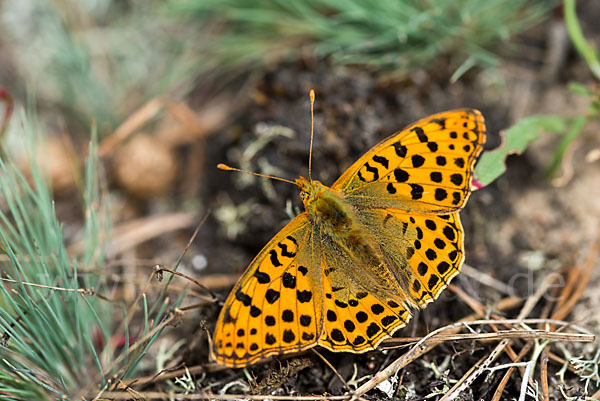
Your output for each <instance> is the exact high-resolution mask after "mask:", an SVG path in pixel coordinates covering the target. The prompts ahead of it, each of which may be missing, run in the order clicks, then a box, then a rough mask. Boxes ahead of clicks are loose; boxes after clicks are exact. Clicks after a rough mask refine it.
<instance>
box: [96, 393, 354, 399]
mask: <svg viewBox="0 0 600 401" xmlns="http://www.w3.org/2000/svg"><path fill="white" fill-rule="evenodd" d="M139 395H140V396H141V397H143V399H144V400H167V399H171V397H172V396H173V394H171V393H161V392H141V393H139ZM104 397H105V398H107V399H111V400H130V399H131V396H130V395H128V394H124V393H120V392H115V391H112V392H106V393H104ZM351 397H352V396H351V395H248V394H212V393H206V394H187V395H186V396H185V399H186V400H236V401H237V400H281V401H288V400H289V401H296V400H297V401H322V400H323V401H324V400H328V401H343V400H350V399H351ZM358 400H364V398H358Z"/></svg>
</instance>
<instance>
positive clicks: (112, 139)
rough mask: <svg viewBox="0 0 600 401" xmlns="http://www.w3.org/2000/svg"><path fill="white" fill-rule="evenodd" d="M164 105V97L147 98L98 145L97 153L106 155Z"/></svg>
mask: <svg viewBox="0 0 600 401" xmlns="http://www.w3.org/2000/svg"><path fill="white" fill-rule="evenodd" d="M164 107H165V99H164V98H162V97H156V98H154V99H151V100H149V101H148V102H147V103H146V104H144V105H143V106H142V107H140V108H139V109H138V110H137V111H136V112H134V113H133V114H131V115H130V116H129V118H127V120H125V121H124V122H123V123H122V124H121V125H120V126H119V127H118V128H117V129H116V130H115V132H114V133H113V134H112V135H110V136H109V137H107V138H106V139H105V140H104V141H102V143H101V144H100V146H99V147H98V155H99V156H100V157H104V156H106V155H107V154H108V153H110V151H112V150H113V149H114V148H115V146H117V145H118V144H119V143H120V142H122V141H124V140H125V139H127V138H128V137H129V136H130V135H131V134H133V133H134V132H136V131H137V130H138V129H140V128H141V127H143V126H144V124H146V123H147V122H148V121H150V120H151V119H152V118H154V117H155V116H156V115H157V114H158V113H159V112H160V111H161V110H162V109H163V108H164Z"/></svg>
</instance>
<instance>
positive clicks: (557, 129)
mask: <svg viewBox="0 0 600 401" xmlns="http://www.w3.org/2000/svg"><path fill="white" fill-rule="evenodd" d="M569 122H570V120H569V119H568V118H565V117H558V116H531V117H527V118H524V119H522V120H521V121H519V122H518V123H517V124H515V125H513V126H512V127H510V128H509V129H507V130H506V131H504V132H502V133H501V135H502V140H503V141H502V144H501V145H500V146H499V147H498V148H496V149H494V150H491V151H489V152H485V153H484V154H483V155H482V156H481V158H480V159H479V163H478V164H477V167H476V168H475V179H476V180H477V181H478V183H479V184H480V185H481V186H486V185H489V184H490V183H491V182H492V181H494V180H495V179H496V178H498V177H500V176H501V175H502V174H503V173H504V172H505V171H506V164H505V160H506V157H507V156H508V155H512V154H520V153H522V152H523V151H524V150H525V149H526V148H527V146H528V145H529V143H530V142H532V141H534V140H536V139H537V138H538V137H539V136H540V134H541V133H542V132H544V131H545V132H552V133H562V132H565V131H566V129H567V127H568V126H569Z"/></svg>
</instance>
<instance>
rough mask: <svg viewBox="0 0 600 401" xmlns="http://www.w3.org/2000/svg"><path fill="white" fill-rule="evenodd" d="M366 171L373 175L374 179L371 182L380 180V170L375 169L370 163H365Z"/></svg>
mask: <svg viewBox="0 0 600 401" xmlns="http://www.w3.org/2000/svg"><path fill="white" fill-rule="evenodd" d="M365 170H367V171H368V172H369V173H371V174H373V179H372V180H371V181H377V180H378V179H379V170H377V167H373V166H371V165H370V164H369V163H365Z"/></svg>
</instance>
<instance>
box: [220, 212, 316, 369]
mask: <svg viewBox="0 0 600 401" xmlns="http://www.w3.org/2000/svg"><path fill="white" fill-rule="evenodd" d="M313 228H314V227H312V226H311V225H310V224H309V222H308V219H307V217H306V214H305V213H303V214H301V215H299V216H298V217H296V218H295V219H294V220H292V221H291V222H290V223H289V224H288V225H287V226H285V227H284V228H283V229H282V230H281V231H280V232H279V233H278V234H277V235H276V236H275V237H274V238H273V239H272V240H271V241H270V242H269V243H268V244H267V245H266V246H265V247H264V248H263V249H262V250H261V251H260V253H259V254H258V255H257V256H256V258H255V259H254V260H253V261H252V263H251V264H250V266H249V267H248V269H247V270H246V272H245V273H244V275H243V276H242V277H241V278H240V280H239V281H238V283H237V284H236V286H235V287H234V288H233V290H232V291H231V293H230V294H229V297H228V298H227V300H226V301H225V304H224V307H223V309H222V311H221V315H220V316H219V319H218V321H217V325H216V330H215V335H214V339H213V341H214V347H213V357H214V359H215V360H216V361H218V362H219V363H221V364H223V365H227V366H231V367H237V366H245V365H247V364H249V363H252V362H255V361H258V360H261V359H264V358H266V357H268V356H270V355H275V354H281V353H284V352H294V351H300V350H303V349H306V348H310V347H311V346H314V345H315V344H316V342H317V340H318V336H319V333H320V330H321V320H320V316H321V309H322V301H321V293H322V288H321V283H320V272H319V271H316V270H315V268H313V266H315V265H317V263H316V262H315V261H314V260H313V258H314V254H315V252H318V249H317V250H315V249H314V247H318V246H319V244H318V242H317V241H314V232H313Z"/></svg>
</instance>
